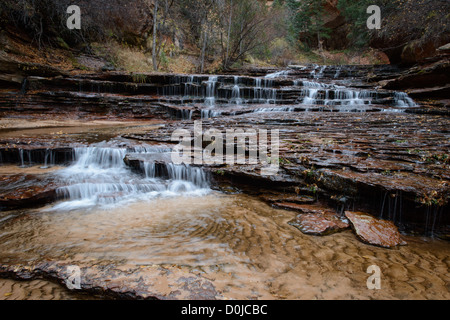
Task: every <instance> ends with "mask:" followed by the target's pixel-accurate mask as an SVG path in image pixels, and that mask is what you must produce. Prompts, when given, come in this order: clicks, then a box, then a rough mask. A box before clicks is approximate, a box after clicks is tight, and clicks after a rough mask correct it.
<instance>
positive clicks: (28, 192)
mask: <svg viewBox="0 0 450 320" xmlns="http://www.w3.org/2000/svg"><path fill="white" fill-rule="evenodd" d="M0 182H1V184H2V187H0V208H2V209H3V210H5V209H14V208H29V207H38V206H43V205H45V204H48V203H52V202H54V201H55V200H56V198H57V195H56V189H57V188H58V184H57V183H55V182H54V181H52V180H49V179H45V178H43V177H39V176H33V175H12V176H0Z"/></svg>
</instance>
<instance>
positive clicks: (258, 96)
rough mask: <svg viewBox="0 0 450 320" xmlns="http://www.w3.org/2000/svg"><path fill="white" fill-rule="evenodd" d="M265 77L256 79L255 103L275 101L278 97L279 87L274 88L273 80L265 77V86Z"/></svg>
mask: <svg viewBox="0 0 450 320" xmlns="http://www.w3.org/2000/svg"><path fill="white" fill-rule="evenodd" d="M262 80H263V79H261V78H257V79H255V87H254V89H253V96H254V99H253V102H255V103H266V104H269V103H275V102H276V99H277V89H274V88H272V84H273V81H272V80H268V79H264V87H263V86H262V82H263V81H262Z"/></svg>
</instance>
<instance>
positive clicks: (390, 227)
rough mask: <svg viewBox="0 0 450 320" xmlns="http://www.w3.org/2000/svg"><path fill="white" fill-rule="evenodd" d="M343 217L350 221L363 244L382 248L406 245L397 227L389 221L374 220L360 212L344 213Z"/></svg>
mask: <svg viewBox="0 0 450 320" xmlns="http://www.w3.org/2000/svg"><path fill="white" fill-rule="evenodd" d="M345 216H346V217H347V218H348V220H349V221H350V224H351V226H352V229H353V230H354V232H355V234H356V236H357V237H358V239H360V240H361V241H362V242H364V243H368V244H371V245H375V246H379V247H383V248H392V247H396V246H399V245H406V242H405V241H404V240H403V239H402V236H401V235H400V233H399V232H398V229H397V227H396V226H395V224H394V223H393V222H391V221H386V220H380V219H376V218H375V217H373V216H370V215H368V214H366V213H362V212H350V211H346V212H345Z"/></svg>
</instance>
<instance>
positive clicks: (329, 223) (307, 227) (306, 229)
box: [288, 206, 350, 236]
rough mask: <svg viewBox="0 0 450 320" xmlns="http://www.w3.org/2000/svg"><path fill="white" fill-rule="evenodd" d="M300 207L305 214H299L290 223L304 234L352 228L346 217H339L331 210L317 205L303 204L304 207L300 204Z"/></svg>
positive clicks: (322, 233)
mask: <svg viewBox="0 0 450 320" xmlns="http://www.w3.org/2000/svg"><path fill="white" fill-rule="evenodd" d="M298 209H299V210H300V211H302V212H303V214H299V215H298V216H297V217H296V218H295V219H294V220H291V221H290V222H288V223H289V224H290V225H291V226H293V227H296V228H297V229H299V230H300V231H301V232H303V233H304V234H308V235H315V236H325V235H330V234H333V233H336V232H341V231H343V230H346V229H348V228H350V225H349V222H348V220H347V219H346V218H345V217H339V216H338V215H337V214H336V213H334V212H333V211H331V210H327V209H321V208H320V207H316V206H303V208H301V207H300V206H298Z"/></svg>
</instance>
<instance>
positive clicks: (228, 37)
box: [224, 0, 233, 68]
mask: <svg viewBox="0 0 450 320" xmlns="http://www.w3.org/2000/svg"><path fill="white" fill-rule="evenodd" d="M232 20H233V0H230V19H229V21H228V36H227V55H226V57H225V65H224V67H225V68H228V61H229V59H230V37H231V22H232Z"/></svg>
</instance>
